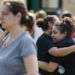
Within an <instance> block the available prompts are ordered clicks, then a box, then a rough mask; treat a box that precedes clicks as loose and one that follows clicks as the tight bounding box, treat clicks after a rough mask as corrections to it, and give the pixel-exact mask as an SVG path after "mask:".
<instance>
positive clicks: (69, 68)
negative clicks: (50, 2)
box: [51, 20, 75, 75]
mask: <svg viewBox="0 0 75 75" xmlns="http://www.w3.org/2000/svg"><path fill="white" fill-rule="evenodd" d="M72 29H73V26H72V24H71V22H70V21H68V20H65V21H64V22H62V23H61V24H60V25H55V26H53V28H52V35H51V36H52V39H53V41H54V44H55V46H56V47H59V48H60V47H61V48H63V47H68V46H72V45H75V42H74V41H73V39H72V38H71V34H72ZM57 59H59V60H58V62H59V64H60V65H62V66H63V68H64V73H63V74H64V75H74V74H75V52H74V53H71V54H68V55H67V56H63V57H59V58H57Z"/></svg>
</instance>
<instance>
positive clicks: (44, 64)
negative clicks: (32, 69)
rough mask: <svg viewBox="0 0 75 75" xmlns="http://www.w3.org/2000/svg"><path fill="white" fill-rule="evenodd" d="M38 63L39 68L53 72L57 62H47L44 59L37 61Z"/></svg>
mask: <svg viewBox="0 0 75 75" xmlns="http://www.w3.org/2000/svg"><path fill="white" fill-rule="evenodd" d="M38 64H39V68H40V69H42V70H44V71H47V72H54V71H55V70H56V69H57V67H58V64H57V63H55V62H49V63H47V62H44V61H38Z"/></svg>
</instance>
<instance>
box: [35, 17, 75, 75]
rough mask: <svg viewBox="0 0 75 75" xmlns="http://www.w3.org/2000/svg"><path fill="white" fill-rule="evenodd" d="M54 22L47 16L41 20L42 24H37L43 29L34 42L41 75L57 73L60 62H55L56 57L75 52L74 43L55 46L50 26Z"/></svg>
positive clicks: (56, 74) (55, 74)
mask: <svg viewBox="0 0 75 75" xmlns="http://www.w3.org/2000/svg"><path fill="white" fill-rule="evenodd" d="M54 22H55V21H54V19H53V20H52V17H50V16H48V17H46V18H45V20H44V22H42V25H39V26H40V27H41V28H42V29H43V30H44V34H43V35H42V36H41V37H40V38H39V39H38V41H37V43H36V44H37V47H38V60H39V62H38V63H39V68H40V73H41V74H42V75H59V73H58V72H57V69H58V68H59V65H60V64H58V62H56V61H57V60H56V57H62V56H66V55H68V54H70V53H72V52H75V45H73V46H69V47H64V48H57V47H56V46H55V45H54V44H53V40H52V38H51V31H52V26H53V25H55V24H54ZM57 24H60V23H57ZM53 53H54V55H53ZM54 60H55V61H54Z"/></svg>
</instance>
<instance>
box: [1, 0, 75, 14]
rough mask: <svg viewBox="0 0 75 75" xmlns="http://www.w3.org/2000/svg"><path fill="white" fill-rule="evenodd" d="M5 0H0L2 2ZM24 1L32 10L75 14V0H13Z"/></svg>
mask: <svg viewBox="0 0 75 75" xmlns="http://www.w3.org/2000/svg"><path fill="white" fill-rule="evenodd" d="M2 1H3V0H0V2H2ZM13 1H22V2H24V4H25V5H26V6H27V8H28V10H30V11H34V12H36V11H38V10H40V9H43V10H45V11H46V12H47V13H48V14H60V13H62V12H71V13H72V15H75V13H74V12H75V10H74V7H75V0H13Z"/></svg>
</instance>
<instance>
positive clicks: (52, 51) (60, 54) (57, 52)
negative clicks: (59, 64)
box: [49, 45, 75, 57]
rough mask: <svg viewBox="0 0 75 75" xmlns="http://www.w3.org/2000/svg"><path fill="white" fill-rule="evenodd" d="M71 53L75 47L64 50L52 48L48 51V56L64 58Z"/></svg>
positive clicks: (74, 50)
mask: <svg viewBox="0 0 75 75" xmlns="http://www.w3.org/2000/svg"><path fill="white" fill-rule="evenodd" d="M73 52H75V45H73V46H69V47H64V48H57V47H53V48H51V49H50V50H49V54H50V55H53V56H56V57H64V56H66V55H68V54H71V53H73Z"/></svg>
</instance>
